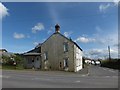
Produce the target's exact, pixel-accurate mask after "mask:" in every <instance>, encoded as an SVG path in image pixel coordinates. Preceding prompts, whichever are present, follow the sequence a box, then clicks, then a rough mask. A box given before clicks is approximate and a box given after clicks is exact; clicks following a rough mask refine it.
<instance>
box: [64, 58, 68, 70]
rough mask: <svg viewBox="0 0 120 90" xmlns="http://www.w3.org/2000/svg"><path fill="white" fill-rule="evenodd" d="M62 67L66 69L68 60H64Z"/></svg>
mask: <svg viewBox="0 0 120 90" xmlns="http://www.w3.org/2000/svg"><path fill="white" fill-rule="evenodd" d="M64 67H65V68H66V67H68V58H66V59H65V60H64Z"/></svg>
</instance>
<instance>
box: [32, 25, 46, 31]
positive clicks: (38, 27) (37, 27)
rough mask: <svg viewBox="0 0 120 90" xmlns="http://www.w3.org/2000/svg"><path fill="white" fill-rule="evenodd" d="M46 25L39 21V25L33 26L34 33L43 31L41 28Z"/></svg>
mask: <svg viewBox="0 0 120 90" xmlns="http://www.w3.org/2000/svg"><path fill="white" fill-rule="evenodd" d="M44 29H45V28H44V25H43V24H42V23H37V25H35V26H34V27H33V28H32V33H36V32H37V31H41V30H44Z"/></svg>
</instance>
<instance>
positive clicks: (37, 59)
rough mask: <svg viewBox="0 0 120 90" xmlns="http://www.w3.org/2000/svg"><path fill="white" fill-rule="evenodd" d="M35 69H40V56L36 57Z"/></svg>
mask: <svg viewBox="0 0 120 90" xmlns="http://www.w3.org/2000/svg"><path fill="white" fill-rule="evenodd" d="M34 67H35V69H40V57H39V56H37V57H35V60H34Z"/></svg>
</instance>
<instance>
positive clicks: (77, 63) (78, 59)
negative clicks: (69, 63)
mask: <svg viewBox="0 0 120 90" xmlns="http://www.w3.org/2000/svg"><path fill="white" fill-rule="evenodd" d="M82 56H83V52H82V51H81V50H80V49H79V48H78V47H77V46H76V45H74V68H75V69H74V72H77V71H79V70H81V69H82V66H83V63H82Z"/></svg>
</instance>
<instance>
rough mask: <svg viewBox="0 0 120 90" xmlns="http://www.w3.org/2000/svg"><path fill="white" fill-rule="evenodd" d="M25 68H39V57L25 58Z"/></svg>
mask: <svg viewBox="0 0 120 90" xmlns="http://www.w3.org/2000/svg"><path fill="white" fill-rule="evenodd" d="M25 60H26V62H25V64H26V65H25V68H35V69H40V68H41V58H40V56H25Z"/></svg>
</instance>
